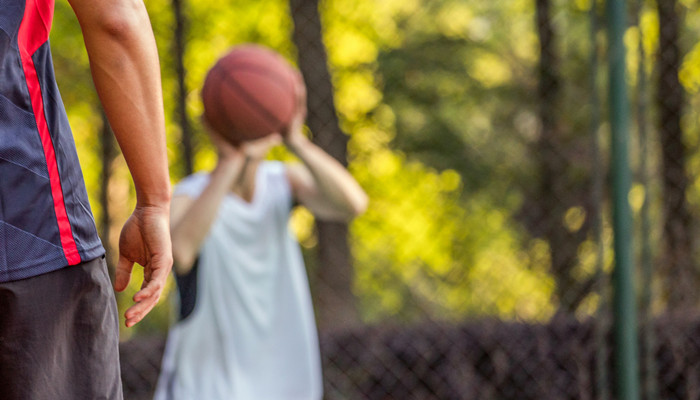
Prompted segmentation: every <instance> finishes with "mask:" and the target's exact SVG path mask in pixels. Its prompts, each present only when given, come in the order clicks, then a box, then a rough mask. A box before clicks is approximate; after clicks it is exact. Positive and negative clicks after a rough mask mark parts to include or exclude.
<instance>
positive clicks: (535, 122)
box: [57, 0, 700, 400]
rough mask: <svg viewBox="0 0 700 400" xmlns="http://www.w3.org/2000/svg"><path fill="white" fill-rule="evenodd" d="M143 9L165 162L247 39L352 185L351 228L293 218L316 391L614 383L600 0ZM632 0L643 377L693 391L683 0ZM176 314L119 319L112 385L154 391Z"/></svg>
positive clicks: (697, 391)
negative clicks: (356, 204)
mask: <svg viewBox="0 0 700 400" xmlns="http://www.w3.org/2000/svg"><path fill="white" fill-rule="evenodd" d="M239 3H240V4H239ZM148 6H149V9H150V11H151V16H152V18H153V20H154V29H155V31H156V36H157V39H158V42H159V46H160V47H161V50H162V55H161V57H162V61H163V65H164V72H163V74H164V90H165V93H166V108H167V109H168V111H169V113H171V114H173V115H179V116H178V117H175V116H171V117H170V118H171V119H172V120H169V121H168V123H169V128H168V130H169V140H170V142H171V143H170V145H171V152H172V157H171V159H173V166H172V170H174V171H177V172H175V175H176V178H178V179H179V178H181V177H182V176H184V175H185V174H186V173H187V171H188V170H189V169H191V168H193V167H192V165H194V168H195V169H205V168H207V167H211V165H212V159H213V156H212V150H211V147H210V146H209V145H208V143H207V142H206V139H205V135H203V134H202V129H201V126H199V122H198V121H197V115H199V114H200V113H201V105H200V104H199V100H198V90H199V87H201V82H202V80H203V77H204V74H205V73H206V70H207V68H208V66H209V65H211V64H212V63H213V61H214V60H215V59H216V57H217V56H218V54H221V52H222V51H224V50H225V49H226V48H227V47H228V46H231V45H233V44H235V43H240V42H246V41H254V42H259V43H263V44H266V45H269V46H271V47H274V48H275V49H277V50H279V51H280V52H281V53H283V54H285V55H286V56H288V57H289V58H290V59H292V60H294V61H295V62H296V64H297V65H298V66H299V68H300V70H301V72H302V73H303V75H304V78H305V81H306V83H307V86H308V92H309V103H308V104H309V116H308V121H307V124H308V127H309V130H310V132H311V134H312V137H313V140H314V142H315V143H317V144H318V145H319V146H321V147H322V148H324V149H325V150H326V151H327V152H328V153H329V154H331V155H333V156H334V157H336V158H337V159H339V160H341V161H342V162H343V163H344V164H346V165H347V166H348V168H349V169H350V171H351V172H352V173H353V175H354V176H355V177H356V178H357V180H358V181H359V182H360V184H361V185H362V186H363V188H364V189H365V190H366V191H367V193H368V195H369V196H370V199H371V200H370V206H369V209H368V210H367V212H366V213H365V215H363V216H361V217H359V218H358V219H357V220H355V221H354V222H352V223H351V224H350V225H349V226H348V225H344V224H335V223H324V222H322V221H314V219H313V217H312V216H311V215H310V214H309V213H308V212H307V211H305V210H303V209H298V210H295V211H294V213H293V215H292V220H291V226H292V229H294V231H295V232H296V234H297V237H298V238H299V241H300V244H301V246H302V249H303V251H304V255H305V261H306V264H307V269H308V275H309V281H310V286H311V289H312V294H313V298H314V305H315V310H316V317H317V321H318V326H319V335H320V343H321V354H322V359H323V377H324V386H325V398H326V399H329V400H331V399H333V400H334V399H381V400H385V399H401V400H403V399H416V400H429V399H440V400H450V399H548V400H550V399H612V398H615V394H614V393H615V377H614V365H615V357H614V348H613V345H612V343H613V341H612V327H613V316H612V306H611V302H612V290H613V289H612V285H611V279H610V277H611V273H612V271H613V267H614V266H613V254H612V241H613V233H612V220H611V216H610V208H611V203H610V200H609V193H610V191H609V185H608V175H609V165H608V160H609V158H610V154H609V152H610V140H609V137H610V128H609V124H608V112H607V100H606V99H607V95H608V83H607V41H606V35H605V30H604V26H603V22H604V21H605V16H604V13H603V10H604V4H603V2H602V1H595V0H576V1H554V0H533V1H525V0H507V1H505V0H498V1H488V2H486V1H478V0H432V1H421V0H415V1H406V0H356V1H349V0H324V1H320V2H317V1H312V0H291V1H289V2H285V1H268V2H231V3H230V4H226V5H225V6H224V5H221V4H219V3H214V2H211V4H210V2H207V1H202V2H196V3H195V2H183V3H181V2H173V3H170V2H168V1H165V0H162V1H153V2H150V3H149V4H148ZM628 6H629V21H630V22H629V27H628V30H627V34H626V36H625V43H626V46H627V57H628V71H629V94H630V99H631V103H632V108H631V118H632V119H631V121H632V130H631V132H630V134H631V135H632V136H631V137H632V141H631V143H632V148H631V160H632V165H631V168H632V170H633V172H634V182H633V185H632V190H631V192H630V195H629V201H630V205H631V207H632V211H633V214H634V221H635V226H634V232H632V235H633V239H634V251H635V260H636V261H635V271H636V274H637V276H636V281H635V284H636V287H637V297H638V304H639V318H638V320H639V329H638V332H639V338H640V341H639V344H640V356H641V357H640V363H639V365H638V366H637V367H638V368H639V372H640V376H641V393H642V395H643V398H644V399H697V398H700V379H698V378H699V377H700V315H699V313H698V295H697V293H698V290H697V288H698V283H699V279H700V276H699V270H698V267H697V260H698V254H697V249H696V246H695V239H696V238H697V237H698V233H699V232H697V230H698V224H697V223H696V218H697V211H696V210H697V209H698V205H700V204H699V203H700V189H699V188H700V186H699V184H698V183H699V182H698V170H699V169H698V168H700V164H699V162H700V157H699V154H700V153H698V151H697V148H698V143H700V124H699V123H698V121H699V119H698V115H697V112H696V111H695V110H698V109H700V108H699V107H698V106H700V104H697V103H698V102H699V101H700V97H698V90H699V89H700V46H699V45H698V44H697V43H698V39H699V38H700V26H698V25H697V24H696V23H695V22H694V21H696V20H697V18H698V16H699V15H698V14H699V13H700V7H698V4H697V2H693V1H676V0H663V1H662V0H657V2H655V3H653V2H645V1H642V0H630V1H629V4H628ZM172 7H180V9H179V11H177V12H174V11H172ZM227 13H228V14H227ZM232 17H236V18H237V19H236V21H238V22H236V23H235V24H234V23H233V22H231V20H232V19H231V18H232ZM175 26H177V27H178V28H177V29H176V28H175ZM174 32H175V33H177V34H179V35H184V36H183V37H181V38H180V39H177V38H176V37H174ZM183 39H184V40H183ZM175 43H178V45H177V46H180V47H178V51H169V49H170V48H174V47H168V46H171V44H172V46H175ZM183 43H184V48H182V46H183ZM178 54H181V55H182V57H184V59H182V66H183V68H176V67H174V66H175V65H177V63H178V60H177V58H178V57H179V56H178ZM61 63H62V61H61V60H60V59H59V60H58V61H57V65H58V67H57V68H58V69H60V65H61ZM179 74H186V75H179ZM59 75H60V74H59ZM178 77H179V78H178ZM182 93H184V95H183V94H182ZM177 113H180V114H177ZM182 113H185V114H188V115H185V116H184V118H183V117H182V115H181V114H182ZM183 121H185V122H183ZM183 124H191V126H189V125H188V126H187V127H184V126H183ZM183 142H185V143H186V144H185V145H184V146H183V145H182V143H183ZM88 146H92V148H97V147H96V145H94V143H92V144H88ZM111 146H113V145H111ZM102 151H103V154H111V153H108V152H107V153H105V150H104V146H103V147H102ZM274 155H275V156H276V157H278V158H281V159H288V158H289V156H288V154H286V153H284V152H283V151H282V150H279V151H277V150H276V151H275V152H274ZM105 157H106V156H105ZM113 157H114V156H110V160H111V159H113ZM104 165H107V166H108V167H109V168H110V169H113V170H114V171H115V172H114V173H112V174H111V175H110V174H107V175H105V174H102V178H100V179H102V181H101V183H100V184H99V185H97V184H96V185H94V186H93V187H98V186H99V187H101V188H108V187H109V188H110V189H109V190H107V189H104V190H105V191H104V192H103V193H102V194H101V195H99V199H100V201H93V203H96V206H95V208H96V213H97V214H98V215H100V214H101V215H107V216H109V215H112V218H111V219H110V218H107V219H105V218H102V219H98V220H99V221H101V222H100V224H101V225H102V231H101V232H103V237H105V236H106V237H108V239H107V240H106V242H107V243H115V240H116V237H117V236H118V229H119V226H118V225H119V224H115V223H113V222H112V221H119V220H120V219H121V218H123V215H122V214H123V212H122V211H120V204H119V203H115V202H119V201H122V200H114V199H115V198H116V199H124V198H129V196H133V193H132V194H129V192H128V187H127V186H125V185H124V184H123V183H120V182H123V181H124V179H126V178H125V175H124V174H123V173H120V172H119V171H120V170H123V168H124V166H123V165H121V164H119V161H114V162H112V163H111V164H110V163H107V162H105V163H104ZM183 171H184V172H183ZM89 181H90V177H89V176H88V183H89ZM98 181H99V179H98ZM110 193H111V195H110ZM119 193H121V194H119ZM94 196H95V198H97V197H98V195H97V194H95V195H94ZM110 196H111V197H110ZM119 196H121V197H119ZM110 198H111V199H112V200H111V203H109V201H110V200H109V199H110ZM123 202H126V203H128V200H123ZM104 210H108V211H107V212H105V211H104ZM127 215H128V214H127ZM110 224H112V225H113V226H112V228H111V230H110V228H109V225H110ZM105 225H107V228H106V229H105ZM112 247H113V246H112ZM111 253H112V254H114V253H115V252H114V251H112V252H111ZM170 296H171V297H173V296H176V291H175V289H174V288H172V287H171V288H170ZM120 301H124V302H125V303H126V301H127V300H125V298H121V299H120ZM172 314H173V311H172V310H171V305H170V302H168V301H164V302H163V303H162V304H161V306H159V308H158V309H157V310H156V311H154V314H153V315H152V316H150V317H149V321H145V322H144V323H142V326H141V327H140V328H139V329H138V330H135V331H133V330H132V331H129V332H125V333H124V335H123V337H124V339H125V340H124V342H123V343H122V347H121V350H122V353H121V362H122V371H123V383H124V389H125V398H126V399H129V400H141V399H144V400H145V399H150V398H151V396H152V393H153V389H154V386H155V382H156V379H157V377H158V372H159V368H160V358H161V356H162V352H163V348H164V343H165V336H166V334H167V326H168V320H169V316H170V315H172Z"/></svg>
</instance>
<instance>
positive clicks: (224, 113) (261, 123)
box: [202, 44, 303, 144]
mask: <svg viewBox="0 0 700 400" xmlns="http://www.w3.org/2000/svg"><path fill="white" fill-rule="evenodd" d="M299 84H303V83H301V77H300V74H299V72H298V71H297V69H296V68H294V67H293V66H292V65H291V64H289V62H287V60H285V59H284V57H282V56H281V55H280V54H278V53H277V52H275V51H273V50H271V49H268V48H266V47H263V46H259V45H253V44H248V45H241V46H237V47H234V48H233V49H232V50H231V51H229V52H228V53H227V54H226V55H224V56H223V57H221V58H220V59H219V60H218V61H217V62H216V64H214V66H213V67H212V68H211V69H210V70H209V72H208V74H207V77H206V79H205V81H204V86H203V88H202V101H203V103H204V118H205V119H206V122H207V123H208V124H209V125H210V127H211V128H212V129H214V130H215V131H216V132H217V133H219V134H220V135H221V136H222V137H224V138H225V139H226V140H228V141H229V142H231V143H233V144H240V143H241V142H244V141H247V140H253V139H258V138H261V137H263V136H266V135H269V134H271V133H274V132H282V131H284V130H285V129H286V127H287V126H288V125H289V123H290V122H291V119H292V117H293V115H294V112H295V108H296V105H297V92H298V85H299Z"/></svg>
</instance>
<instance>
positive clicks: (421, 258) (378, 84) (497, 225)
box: [51, 0, 700, 338]
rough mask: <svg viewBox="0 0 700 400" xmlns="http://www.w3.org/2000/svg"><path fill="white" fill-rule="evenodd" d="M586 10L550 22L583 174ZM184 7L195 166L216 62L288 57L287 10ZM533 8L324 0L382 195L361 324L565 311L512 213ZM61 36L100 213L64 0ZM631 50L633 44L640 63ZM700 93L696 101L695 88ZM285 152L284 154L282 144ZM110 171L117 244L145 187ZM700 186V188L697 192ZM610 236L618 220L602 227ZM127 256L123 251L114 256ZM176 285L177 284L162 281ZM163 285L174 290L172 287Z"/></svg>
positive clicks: (175, 163)
mask: <svg viewBox="0 0 700 400" xmlns="http://www.w3.org/2000/svg"><path fill="white" fill-rule="evenodd" d="M146 5H147V7H148V10H149V13H150V16H151V19H152V24H153V28H154V32H155V35H156V39H157V43H158V47H159V53H160V59H161V71H162V77H163V90H164V99H165V109H166V124H167V134H168V146H169V156H170V160H171V172H172V179H173V182H177V181H178V180H179V179H181V178H182V171H183V169H182V168H181V164H182V161H181V159H182V156H181V150H180V148H179V144H180V140H181V133H180V129H179V127H178V125H177V123H176V118H175V116H174V110H175V105H176V104H175V97H176V95H177V90H176V80H175V68H174V64H175V61H174V60H173V58H172V57H173V55H174V51H173V50H172V49H173V37H172V36H173V26H174V17H173V12H172V9H171V7H172V5H171V3H170V2H169V1H167V0H148V1H147V2H146ZM589 7H590V2H589V1H584V0H577V1H575V2H569V3H567V4H566V5H564V6H562V7H560V8H561V12H562V13H563V14H562V15H559V16H558V17H557V19H556V21H555V22H556V27H557V30H558V31H559V32H564V31H565V32H567V34H566V35H563V36H562V41H561V44H560V47H561V51H562V54H561V59H565V60H567V62H564V63H562V66H561V68H562V73H563V74H564V75H565V76H567V77H568V78H567V79H569V80H570V81H573V82H575V83H574V84H572V85H568V86H567V89H566V90H565V91H564V95H563V96H564V98H563V103H564V104H563V105H562V111H563V115H564V118H566V125H567V126H569V127H570V132H569V133H570V135H569V136H568V138H567V140H568V142H567V143H568V144H569V147H568V148H569V149H574V150H576V151H573V152H571V153H567V154H566V155H565V156H566V157H570V158H571V159H572V160H574V164H575V165H577V166H578V168H579V169H578V170H577V169H576V168H574V172H573V173H572V174H573V176H574V177H575V176H576V175H577V174H578V175H585V174H586V173H587V172H586V171H587V169H588V168H589V166H586V162H587V159H586V158H585V157H584V156H582V154H580V153H581V152H580V151H579V150H580V149H581V148H583V146H584V144H583V143H587V141H588V140H589V139H588V136H586V132H588V129H589V127H588V118H589V115H590V111H591V110H590V107H589V106H585V105H582V101H581V99H583V98H585V96H587V95H586V94H585V91H586V90H587V89H588V88H589V87H590V83H589V82H588V81H587V79H588V75H589V74H588V68H590V65H589V64H588V57H589V51H590V42H589V41H587V40H585V38H586V37H587V36H586V35H588V34H589V33H588V31H587V29H588V25H587V24H586V19H585V18H576V19H573V18H567V15H569V14H575V15H577V16H579V17H580V16H582V15H585V14H586V13H587V12H588V11H587V10H588V8H589ZM184 11H185V15H186V16H187V18H188V21H187V22H188V23H187V37H186V43H187V53H186V58H185V60H184V62H185V66H186V70H187V86H188V88H189V91H190V92H189V94H188V97H187V107H188V111H189V115H190V118H191V120H192V123H193V126H194V130H195V138H194V139H195V144H196V147H195V149H196V152H195V168H196V169H198V170H199V169H210V168H212V167H213V165H214V163H215V156H214V154H213V152H212V149H211V147H210V145H209V144H208V142H207V141H206V137H205V135H204V134H203V130H202V127H201V124H200V121H199V115H201V112H202V104H201V101H200V97H199V88H200V87H201V85H202V82H203V79H204V77H205V74H206V72H207V70H208V68H209V67H210V66H211V65H212V64H213V63H214V62H215V61H216V59H217V58H218V57H219V56H220V55H221V54H223V53H224V52H225V51H226V50H227V49H228V48H230V47H231V46H234V45H236V44H238V43H244V42H256V43H261V44H265V45H268V46H270V47H272V48H274V49H277V50H278V51H279V52H281V53H282V54H283V55H285V56H286V57H288V58H289V59H290V60H291V61H292V62H294V60H295V59H296V49H295V47H294V45H293V43H292V41H291V32H292V20H291V17H290V10H289V5H288V4H287V2H285V1H283V0H265V1H238V2H224V1H219V0H216V1H214V0H199V1H189V2H186V4H185V10H184ZM534 12H535V9H534V2H532V1H527V0H509V1H481V0H435V1H421V0H325V1H323V2H322V3H321V15H322V18H323V27H324V40H325V45H326V47H327V51H328V56H329V64H330V65H329V66H328V67H329V68H330V71H331V75H332V77H333V85H334V89H335V102H336V106H337V110H338V114H339V117H340V121H341V127H342V129H343V131H344V132H345V133H346V134H347V135H349V138H350V142H349V155H350V160H349V161H350V163H349V168H350V170H351V172H352V173H353V174H354V175H355V177H356V178H357V179H358V180H359V181H360V183H361V184H362V186H363V187H364V188H365V190H366V191H367V192H368V194H369V195H370V198H371V204H370V208H369V210H368V211H367V213H366V214H365V215H363V216H362V217H360V218H358V219H357V220H356V221H355V222H353V224H352V226H351V246H352V250H353V255H354V258H355V287H354V291H355V293H356V295H357V299H358V305H359V307H360V310H361V315H362V317H363V319H364V320H365V321H367V322H375V321H380V320H386V319H395V320H400V321H411V320H417V319H420V318H424V317H426V316H429V317H431V318H436V319H447V320H458V319H464V318H468V317H474V316H484V315H489V316H498V317H502V318H521V319H526V320H532V321H536V320H544V319H546V318H548V317H550V316H551V315H553V314H554V313H555V312H556V310H557V304H556V299H554V298H553V287H554V285H555V283H554V280H553V278H552V276H551V274H550V271H549V267H550V266H549V263H550V260H549V255H548V254H549V248H548V244H547V243H546V242H545V241H543V240H540V239H537V238H536V237H533V236H532V235H530V234H529V233H528V232H527V231H526V229H525V228H524V227H523V226H522V224H521V223H520V222H519V221H520V220H519V216H518V214H519V213H521V212H522V209H523V207H526V206H527V205H526V199H525V197H526V190H525V188H527V187H528V185H534V184H535V182H536V176H535V173H536V165H534V160H533V158H532V156H531V153H530V152H531V150H532V145H533V143H534V142H535V141H536V140H537V138H538V129H539V125H538V124H539V122H538V119H537V109H536V107H537V104H536V101H537V100H536V97H535V96H536V94H535V92H536V85H537V78H536V74H535V72H534V70H535V68H536V64H537V61H538V39H537V33H536V30H535V26H534V22H535V16H534ZM697 12H698V11H693V12H692V13H693V14H692V15H695V14H697ZM572 20H576V21H579V22H576V23H572V22H571V21H572ZM688 20H689V21H690V22H689V24H691V25H692V26H691V27H692V28H693V29H694V31H695V32H697V31H700V25H698V23H697V22H693V21H698V20H700V19H698V18H695V19H693V18H688ZM657 25H658V22H657V21H656V19H655V15H654V14H653V13H652V12H647V13H645V14H644V15H643V18H642V27H643V28H644V30H645V35H644V40H645V47H647V48H648V49H647V54H648V55H649V57H653V48H654V46H655V43H656V40H657V39H656V37H657V36H658V35H657V34H656V33H655V32H656V29H657V28H658V27H657ZM647 31H648V32H647ZM635 32H636V31H635V29H630V32H629V34H628V39H627V40H628V46H629V48H630V49H635V48H636V43H637V41H638V38H639V35H638V32H637V33H635ZM635 35H636V36H635ZM696 37H697V36H696ZM51 42H52V48H53V52H54V60H55V66H56V70H57V76H58V83H59V87H60V88H61V91H62V95H63V99H64V101H65V103H66V105H67V109H68V113H69V118H70V121H71V124H72V126H73V129H74V135H75V138H76V142H77V145H78V148H79V153H80V160H81V163H82V166H83V169H84V173H85V177H86V183H87V186H88V190H89V193H90V199H91V201H92V208H93V211H94V212H95V214H96V217H97V218H96V219H97V220H99V215H101V213H103V212H105V211H104V210H103V208H102V205H101V204H99V202H98V201H97V199H98V197H97V193H98V191H99V187H100V185H106V184H108V182H100V171H101V169H102V163H103V160H101V159H100V153H99V151H98V148H99V142H98V137H99V130H100V129H101V118H100V114H99V111H98V110H99V106H98V100H97V97H96V95H95V93H94V89H93V86H92V82H91V80H90V79H89V67H88V58H87V55H86V54H85V50H84V48H83V46H82V38H81V36H80V29H79V26H78V24H77V21H76V19H75V16H74V15H73V13H72V11H71V9H70V7H69V5H68V3H67V2H66V1H59V2H57V3H56V12H55V22H54V29H53V31H52V36H51ZM635 54H636V53H634V52H633V51H632V50H631V51H630V55H631V56H630V68H631V69H632V71H633V72H634V68H635V66H636V63H635V62H634V60H635V58H634V57H635ZM647 65H652V63H648V64H647ZM699 65H700V45H698V44H697V43H695V44H694V45H693V46H692V51H690V52H689V53H688V56H687V57H686V61H685V63H684V64H683V70H682V75H681V80H682V82H683V84H684V85H685V86H686V88H687V90H688V91H689V92H690V93H697V92H698V91H699V88H700V67H699ZM631 76H633V77H634V76H635V74H634V73H633V74H631ZM696 97H697V96H696ZM691 101H692V102H693V104H694V103H696V102H697V99H694V100H691ZM697 124H698V122H697V120H693V121H688V122H687V125H689V126H691V127H693V128H694V129H691V132H696V134H695V135H693V136H692V139H693V143H696V142H697V131H698V129H697V128H698V127H697ZM584 153H585V152H584ZM273 154H274V155H275V157H278V158H279V157H281V158H288V157H289V156H288V155H287V154H286V153H285V152H284V151H283V150H280V149H277V150H275V151H274V152H273ZM695 158H696V159H697V157H695ZM696 159H694V160H695V161H693V163H694V164H697V163H698V162H697V160H696ZM112 167H113V168H114V175H113V177H112V179H111V181H110V182H109V194H110V201H111V205H110V215H112V219H113V221H114V226H113V227H112V230H111V232H110V236H109V238H104V239H105V240H107V241H109V242H110V243H112V246H110V247H111V248H112V249H115V248H116V246H115V245H114V244H115V243H116V242H117V240H118V235H119V229H120V228H121V223H122V222H123V221H124V220H125V219H126V218H127V216H128V215H129V213H130V211H131V207H132V206H133V204H134V193H133V188H132V187H131V183H130V179H129V177H128V171H127V170H126V167H125V165H124V163H123V161H122V160H121V159H120V158H117V159H115V160H114V161H113V162H112ZM577 171H578V172H577ZM570 173H571V172H570ZM697 186H698V184H697V181H696V187H697ZM695 192H698V191H697V190H695ZM640 193H641V195H643V191H642V192H640ZM698 198H700V196H695V197H693V199H694V200H695V204H697V202H698V200H697V199H698ZM582 210H583V209H582V208H580V207H578V208H577V207H572V208H571V209H570V210H569V211H567V213H566V218H565V220H564V221H562V223H564V224H567V225H566V226H567V227H569V229H572V230H576V229H580V227H581V224H582V221H583V220H584V219H585V218H586V215H585V212H584V211H582ZM312 226H313V217H312V216H311V215H310V214H309V213H308V212H305V211H304V210H299V211H297V212H295V213H294V215H293V218H292V227H293V229H294V230H295V232H296V233H297V235H298V237H299V239H300V242H301V243H302V245H303V246H304V247H305V248H313V247H314V246H315V245H316V240H315V239H314V237H313V235H314V230H313V228H312ZM609 236H610V235H609V230H606V240H608V241H609ZM597 251H599V249H598V248H597V246H595V245H594V244H593V243H592V242H591V241H589V240H587V241H584V242H583V243H582V244H581V245H580V250H579V256H580V257H579V258H580V260H579V262H578V263H579V265H578V266H577V269H576V271H577V272H576V273H578V274H579V275H581V276H582V277H586V276H591V275H592V274H594V273H595V271H594V269H595V268H594V261H593V259H594V258H595V257H594V255H595V253H596V252H597ZM115 256H116V252H115V251H112V254H110V257H112V258H113V257H115ZM609 264H610V262H609V260H608V261H607V262H606V265H607V266H608V267H609ZM139 285H140V278H136V279H134V281H133V282H132V285H131V287H130V289H129V290H127V294H126V295H123V296H121V297H120V299H119V304H120V308H121V309H122V310H124V309H125V307H127V306H128V304H129V302H130V301H129V298H130V296H131V294H133V293H134V292H135V290H136V288H138V286H139ZM172 289H173V285H172V284H171V285H170V286H169V287H168V292H169V293H171V292H172ZM169 297H171V296H168V295H167V294H166V296H164V299H167V298H169ZM597 301H598V300H597V297H596V296H595V295H593V296H591V297H590V299H589V300H588V301H586V302H584V303H583V304H584V307H583V309H584V312H585V313H590V312H593V310H594V309H595V307H596V304H597ZM163 303H164V304H163V305H162V306H160V307H159V308H158V309H156V311H154V313H153V315H151V316H150V317H149V318H148V319H147V320H146V321H144V322H142V323H141V324H140V325H139V326H138V327H137V328H135V329H132V330H130V331H126V330H125V331H124V332H123V336H124V337H125V338H127V337H128V336H129V335H131V334H133V332H134V331H135V332H144V331H163V330H164V329H166V327H167V324H168V321H169V318H170V311H169V310H170V307H169V304H167V300H164V301H163Z"/></svg>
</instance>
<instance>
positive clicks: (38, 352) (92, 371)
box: [0, 258, 122, 400]
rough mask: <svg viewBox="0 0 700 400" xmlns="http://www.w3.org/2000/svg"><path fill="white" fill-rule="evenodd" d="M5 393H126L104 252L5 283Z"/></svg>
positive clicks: (6, 398) (60, 397)
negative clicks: (85, 259) (80, 262)
mask: <svg viewBox="0 0 700 400" xmlns="http://www.w3.org/2000/svg"><path fill="white" fill-rule="evenodd" d="M0 399H2V400H44V399H45V400H82V399H91V400H92V399H108V400H121V399H122V388H121V377H120V373H119V320H118V317H117V304H116V301H115V298H114V292H113V290H112V285H111V283H110V280H109V276H108V274H107V266H106V264H105V261H104V259H103V258H98V259H95V260H92V261H88V262H85V263H82V264H79V265H75V266H71V267H66V268H63V269H60V270H58V271H54V272H50V273H47V274H43V275H39V276H35V277H32V278H28V279H23V280H19V281H14V282H6V283H0Z"/></svg>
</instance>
